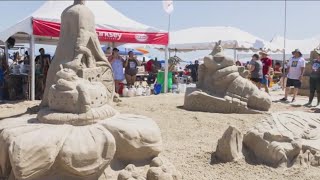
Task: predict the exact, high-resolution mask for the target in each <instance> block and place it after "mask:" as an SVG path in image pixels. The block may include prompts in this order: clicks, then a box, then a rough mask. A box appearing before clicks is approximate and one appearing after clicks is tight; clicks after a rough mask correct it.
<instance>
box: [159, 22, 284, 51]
mask: <svg viewBox="0 0 320 180" xmlns="http://www.w3.org/2000/svg"><path fill="white" fill-rule="evenodd" d="M219 40H221V45H222V47H223V48H224V49H235V50H240V51H248V50H253V51H257V50H260V49H265V50H268V51H281V49H280V48H279V47H276V46H275V45H272V44H271V43H270V42H268V41H265V40H263V39H261V38H258V37H256V36H254V35H252V34H250V33H248V32H245V31H242V30H240V29H238V28H234V27H229V26H226V27H225V26H217V27H194V28H189V29H183V30H179V31H175V32H171V33H170V41H169V46H168V47H169V49H170V51H176V52H189V51H195V50H211V49H213V47H214V46H215V43H216V42H218V41H219ZM271 48H274V49H271ZM157 49H159V50H164V49H163V48H162V47H158V48H157Z"/></svg>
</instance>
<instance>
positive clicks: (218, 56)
mask: <svg viewBox="0 0 320 180" xmlns="http://www.w3.org/2000/svg"><path fill="white" fill-rule="evenodd" d="M220 43H221V42H219V43H217V44H216V46H215V48H214V49H213V51H212V53H211V54H210V55H209V56H207V57H205V58H204V64H202V65H200V66H199V71H198V74H199V77H198V78H199V82H198V84H197V87H196V88H188V89H187V92H186V95H185V101H184V108H185V109H187V110H192V111H206V112H217V113H259V112H262V111H268V110H269V108H270V107H271V98H270V96H269V95H268V94H266V93H265V92H262V91H260V90H259V89H258V88H257V87H256V86H255V85H254V84H253V83H252V82H251V81H250V80H248V79H246V78H245V77H246V76H247V75H248V72H247V71H245V69H244V67H238V66H235V65H234V61H233V59H231V58H229V57H227V56H225V55H224V53H223V49H222V47H221V45H220Z"/></svg>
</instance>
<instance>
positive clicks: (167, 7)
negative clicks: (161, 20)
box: [162, 0, 173, 14]
mask: <svg viewBox="0 0 320 180" xmlns="http://www.w3.org/2000/svg"><path fill="white" fill-rule="evenodd" d="M162 2H163V9H164V11H166V12H167V13H168V14H171V13H172V11H173V1H172V0H163V1H162Z"/></svg>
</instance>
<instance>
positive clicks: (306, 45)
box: [271, 36, 320, 54]
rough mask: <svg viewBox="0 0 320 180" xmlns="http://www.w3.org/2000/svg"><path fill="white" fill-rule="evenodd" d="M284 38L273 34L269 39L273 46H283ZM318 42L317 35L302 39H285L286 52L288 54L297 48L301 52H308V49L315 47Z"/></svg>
mask: <svg viewBox="0 0 320 180" xmlns="http://www.w3.org/2000/svg"><path fill="white" fill-rule="evenodd" d="M283 41H284V38H283V37H281V36H275V37H274V38H273V39H272V40H271V44H272V45H273V46H283ZM319 44H320V39H319V37H313V38H307V39H302V40H291V39H286V49H285V50H286V53H288V54H290V53H291V52H292V51H293V50H295V49H299V50H300V51H301V52H302V53H303V54H310V51H312V50H314V49H315V48H317V47H318V46H319Z"/></svg>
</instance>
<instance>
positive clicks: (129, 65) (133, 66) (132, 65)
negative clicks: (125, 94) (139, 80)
mask: <svg viewBox="0 0 320 180" xmlns="http://www.w3.org/2000/svg"><path fill="white" fill-rule="evenodd" d="M128 55H129V58H128V60H127V61H126V62H125V66H124V67H125V76H126V80H127V85H134V83H135V82H136V77H137V73H138V68H137V67H138V65H139V63H138V60H137V59H136V58H135V57H134V56H133V52H132V51H129V53H128Z"/></svg>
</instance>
